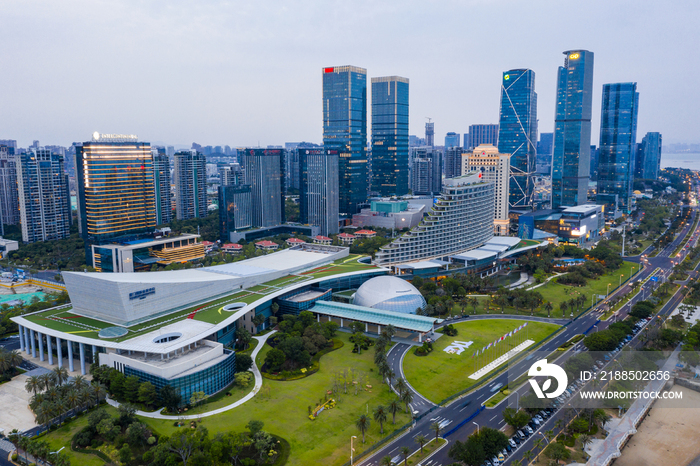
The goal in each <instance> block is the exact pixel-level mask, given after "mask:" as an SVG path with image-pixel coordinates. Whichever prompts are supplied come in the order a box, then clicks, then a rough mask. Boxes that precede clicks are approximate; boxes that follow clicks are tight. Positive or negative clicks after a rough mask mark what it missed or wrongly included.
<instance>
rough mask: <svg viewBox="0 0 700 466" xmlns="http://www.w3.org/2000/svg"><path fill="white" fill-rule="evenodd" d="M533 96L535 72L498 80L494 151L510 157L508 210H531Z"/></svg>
mask: <svg viewBox="0 0 700 466" xmlns="http://www.w3.org/2000/svg"><path fill="white" fill-rule="evenodd" d="M536 144H537V93H536V92H535V72H534V71H532V70H528V69H516V70H509V71H506V72H504V73H503V78H502V80H501V111H500V118H499V124H498V152H500V153H502V154H511V157H510V182H509V188H508V202H509V204H510V208H511V209H512V208H523V207H531V204H532V203H531V199H532V191H533V189H534V179H533V175H534V173H535V163H536V157H537V146H536Z"/></svg>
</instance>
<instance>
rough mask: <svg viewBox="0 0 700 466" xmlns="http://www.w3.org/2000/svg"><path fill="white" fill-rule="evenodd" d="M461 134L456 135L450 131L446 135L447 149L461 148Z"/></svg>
mask: <svg viewBox="0 0 700 466" xmlns="http://www.w3.org/2000/svg"><path fill="white" fill-rule="evenodd" d="M459 138H460V136H459V133H455V132H453V131H450V132H449V133H447V134H446V135H445V149H449V148H450V147H457V146H459V145H460V144H459Z"/></svg>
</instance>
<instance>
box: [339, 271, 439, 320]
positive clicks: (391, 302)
mask: <svg viewBox="0 0 700 466" xmlns="http://www.w3.org/2000/svg"><path fill="white" fill-rule="evenodd" d="M352 303H353V304H356V305H358V306H365V307H371V308H373V309H382V310H385V311H394V312H402V313H404V314H415V313H416V309H418V308H423V307H425V305H426V302H425V298H424V297H423V295H422V294H421V293H420V291H418V289H417V288H416V287H415V286H413V285H411V284H410V283H409V282H407V281H406V280H403V279H401V278H398V277H393V276H390V275H387V276H383V277H376V278H372V279H371V280H367V281H366V282H365V283H364V284H363V285H362V286H361V287H360V288H359V289H358V290H357V292H355V294H354V295H353V299H352Z"/></svg>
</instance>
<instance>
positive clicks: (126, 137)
mask: <svg viewBox="0 0 700 466" xmlns="http://www.w3.org/2000/svg"><path fill="white" fill-rule="evenodd" d="M92 140H93V141H100V142H138V140H139V138H138V136H136V135H135V134H100V133H98V132H97V131H95V132H94V133H92Z"/></svg>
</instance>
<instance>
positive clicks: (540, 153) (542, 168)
mask: <svg viewBox="0 0 700 466" xmlns="http://www.w3.org/2000/svg"><path fill="white" fill-rule="evenodd" d="M553 144H554V133H540V140H539V141H538V142H537V163H536V171H537V173H538V174H540V175H548V176H549V175H551V174H552V148H553Z"/></svg>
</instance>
